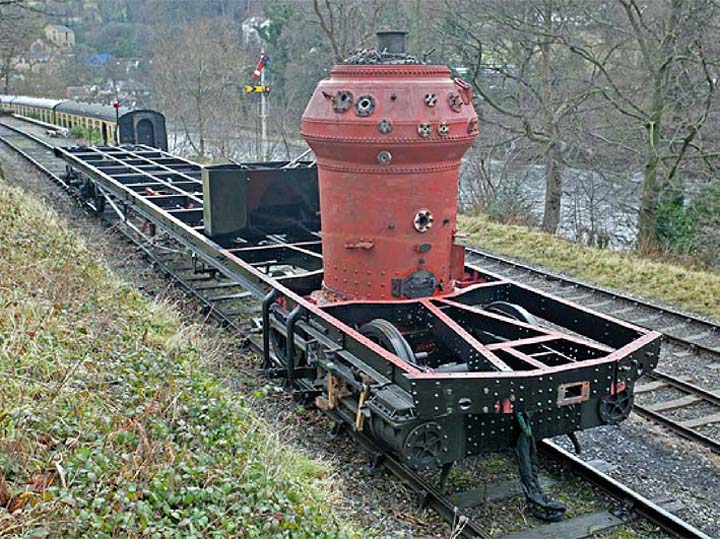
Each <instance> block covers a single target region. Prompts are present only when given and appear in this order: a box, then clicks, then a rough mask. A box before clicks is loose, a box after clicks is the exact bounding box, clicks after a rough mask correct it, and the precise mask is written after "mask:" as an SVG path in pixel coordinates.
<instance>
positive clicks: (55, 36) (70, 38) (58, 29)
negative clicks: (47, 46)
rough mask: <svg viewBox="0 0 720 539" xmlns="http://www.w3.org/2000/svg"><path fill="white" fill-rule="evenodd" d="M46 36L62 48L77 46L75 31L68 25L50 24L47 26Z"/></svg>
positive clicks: (67, 48)
mask: <svg viewBox="0 0 720 539" xmlns="http://www.w3.org/2000/svg"><path fill="white" fill-rule="evenodd" d="M45 38H46V39H47V40H48V41H50V42H51V43H52V44H53V45H55V46H56V47H58V48H59V49H61V50H69V49H72V48H74V47H75V32H73V31H72V30H70V28H68V27H67V26H62V25H60V24H48V25H47V26H46V27H45Z"/></svg>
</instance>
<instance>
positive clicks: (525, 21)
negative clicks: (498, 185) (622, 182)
mask: <svg viewBox="0 0 720 539" xmlns="http://www.w3.org/2000/svg"><path fill="white" fill-rule="evenodd" d="M447 7H448V12H449V13H450V15H449V16H448V17H446V18H445V19H441V28H440V29H441V30H442V31H446V32H448V33H449V35H450V36H452V37H453V38H454V42H453V44H454V46H455V49H456V51H457V52H458V53H459V54H460V58H459V60H460V61H461V63H462V64H463V66H465V67H466V68H469V70H470V71H469V78H470V81H471V82H472V84H473V86H474V87H475V90H476V92H477V93H478V94H479V95H480V97H481V100H482V101H481V104H480V105H479V106H480V109H481V110H480V112H481V114H482V115H483V119H484V121H485V122H488V123H492V124H495V125H496V126H498V127H499V128H500V130H501V131H502V133H503V136H501V137H500V138H499V140H498V139H497V138H496V139H495V140H481V144H485V145H489V146H493V145H497V146H498V147H501V146H505V145H507V144H508V143H509V142H512V141H524V142H525V143H526V144H525V146H524V151H525V152H526V153H528V154H530V153H537V152H539V157H540V158H541V159H542V161H543V163H544V168H545V210H544V212H543V221H542V227H543V229H544V230H545V231H547V232H552V233H554V232H555V231H556V230H557V228H558V225H559V223H560V208H561V199H562V176H563V170H564V169H565V168H566V165H567V163H566V154H567V151H568V149H569V148H570V147H571V145H572V140H569V137H568V133H566V130H565V125H566V123H567V122H568V119H569V118H570V117H571V116H572V115H573V114H574V113H576V112H577V110H578V108H579V107H580V106H581V105H582V104H583V103H584V102H585V101H586V100H587V99H588V97H589V96H590V95H591V91H590V89H589V87H588V85H587V84H585V82H584V81H583V80H582V78H577V77H573V75H572V72H573V70H574V69H575V67H574V66H573V65H572V58H569V55H568V54H567V52H566V51H564V50H563V48H562V46H561V43H562V40H563V36H564V34H566V33H567V32H568V31H569V30H570V28H571V27H572V25H573V19H572V15H573V10H572V9H571V8H572V6H571V5H570V4H568V2H564V1H559V0H528V1H525V0H522V1H521V0H517V1H502V0H498V1H490V2H487V1H479V0H463V1H462V2H460V3H459V4H458V3H457V2H452V4H450V3H448V5H447ZM450 8H452V10H450ZM483 104H484V105H487V107H483ZM533 148H535V149H533Z"/></svg>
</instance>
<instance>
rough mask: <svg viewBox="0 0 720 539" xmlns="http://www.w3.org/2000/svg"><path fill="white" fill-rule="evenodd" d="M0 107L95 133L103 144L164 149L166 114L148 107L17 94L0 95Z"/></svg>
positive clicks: (44, 120)
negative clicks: (138, 145) (127, 106)
mask: <svg viewBox="0 0 720 539" xmlns="http://www.w3.org/2000/svg"><path fill="white" fill-rule="evenodd" d="M0 110H1V111H2V112H5V113H10V114H15V115H17V116H20V117H24V118H31V119H34V120H40V121H42V122H45V123H48V124H53V125H57V126H58V127H64V128H66V129H73V128H83V129H89V130H93V131H95V132H96V133H98V135H99V137H100V138H101V139H102V141H103V144H110V145H114V144H143V145H146V146H152V147H154V148H160V149H161V150H167V132H166V128H165V116H163V115H162V114H161V113H160V112H157V111H154V110H149V109H129V108H126V107H120V109H119V110H117V111H116V110H115V108H114V107H112V106H110V105H100V104H95V103H79V102H77V101H71V100H59V99H47V98H41V97H28V96H19V95H0Z"/></svg>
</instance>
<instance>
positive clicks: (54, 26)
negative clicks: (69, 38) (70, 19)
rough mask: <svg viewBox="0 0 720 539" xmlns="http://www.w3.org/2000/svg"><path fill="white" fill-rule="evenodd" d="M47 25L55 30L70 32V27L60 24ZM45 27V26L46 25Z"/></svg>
mask: <svg viewBox="0 0 720 539" xmlns="http://www.w3.org/2000/svg"><path fill="white" fill-rule="evenodd" d="M48 26H49V27H50V28H52V29H53V30H55V31H57V32H72V30H71V29H70V28H68V27H67V26H63V25H62V24H48ZM45 28H47V26H46V27H45Z"/></svg>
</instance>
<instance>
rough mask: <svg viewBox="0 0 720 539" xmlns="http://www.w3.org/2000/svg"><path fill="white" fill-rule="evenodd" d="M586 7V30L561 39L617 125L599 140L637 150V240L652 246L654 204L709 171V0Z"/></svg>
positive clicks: (713, 65) (712, 89)
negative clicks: (585, 66) (589, 74)
mask: <svg viewBox="0 0 720 539" xmlns="http://www.w3.org/2000/svg"><path fill="white" fill-rule="evenodd" d="M601 7H602V9H600V10H598V9H597V8H595V9H586V10H585V12H584V18H585V19H586V20H587V21H588V23H589V24H590V26H591V29H592V31H590V32H587V33H585V34H584V35H575V36H573V39H571V40H569V41H568V42H567V43H566V44H567V46H568V48H569V50H571V51H572V52H573V53H574V54H577V55H578V56H579V57H580V58H582V59H583V60H584V61H585V62H587V63H588V65H589V66H591V68H592V70H593V74H592V78H593V82H594V86H595V88H596V89H597V90H598V92H599V93H600V94H601V95H602V96H603V98H604V99H605V100H606V102H607V103H608V104H609V105H610V106H611V107H612V109H613V111H614V112H615V113H617V114H618V115H619V116H620V117H622V121H621V122H620V124H621V125H626V126H628V127H629V129H626V130H621V129H616V130H615V131H614V132H613V133H612V134H611V137H610V138H609V139H606V142H607V143H609V144H613V145H615V147H616V148H621V149H623V151H629V152H632V153H634V154H635V155H636V156H638V157H639V159H638V164H639V165H640V166H641V167H642V193H641V196H640V207H639V220H638V221H639V225H638V227H639V237H638V243H639V247H640V249H641V250H643V251H651V250H654V249H655V248H656V246H657V239H658V225H659V223H658V209H659V207H660V205H661V203H662V202H663V200H667V197H669V196H675V195H674V194H676V193H680V197H679V199H678V198H676V203H677V201H678V200H680V202H681V201H682V191H683V189H682V185H681V184H682V182H683V178H693V177H694V178H699V177H702V176H706V177H709V178H712V177H714V176H715V175H716V173H717V165H716V164H717V158H718V152H717V137H716V135H715V133H712V132H711V131H709V130H706V129H704V128H705V125H706V123H707V120H708V118H709V117H710V116H711V112H712V111H713V110H717V104H716V101H717V100H716V89H717V67H718V60H719V59H720V56H718V46H717V24H718V5H717V3H716V2H715V1H714V0H695V1H692V2H685V1H683V0H665V1H662V2H660V1H652V2H642V1H637V0H617V1H616V2H615V3H611V4H603V5H602V6H601Z"/></svg>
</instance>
